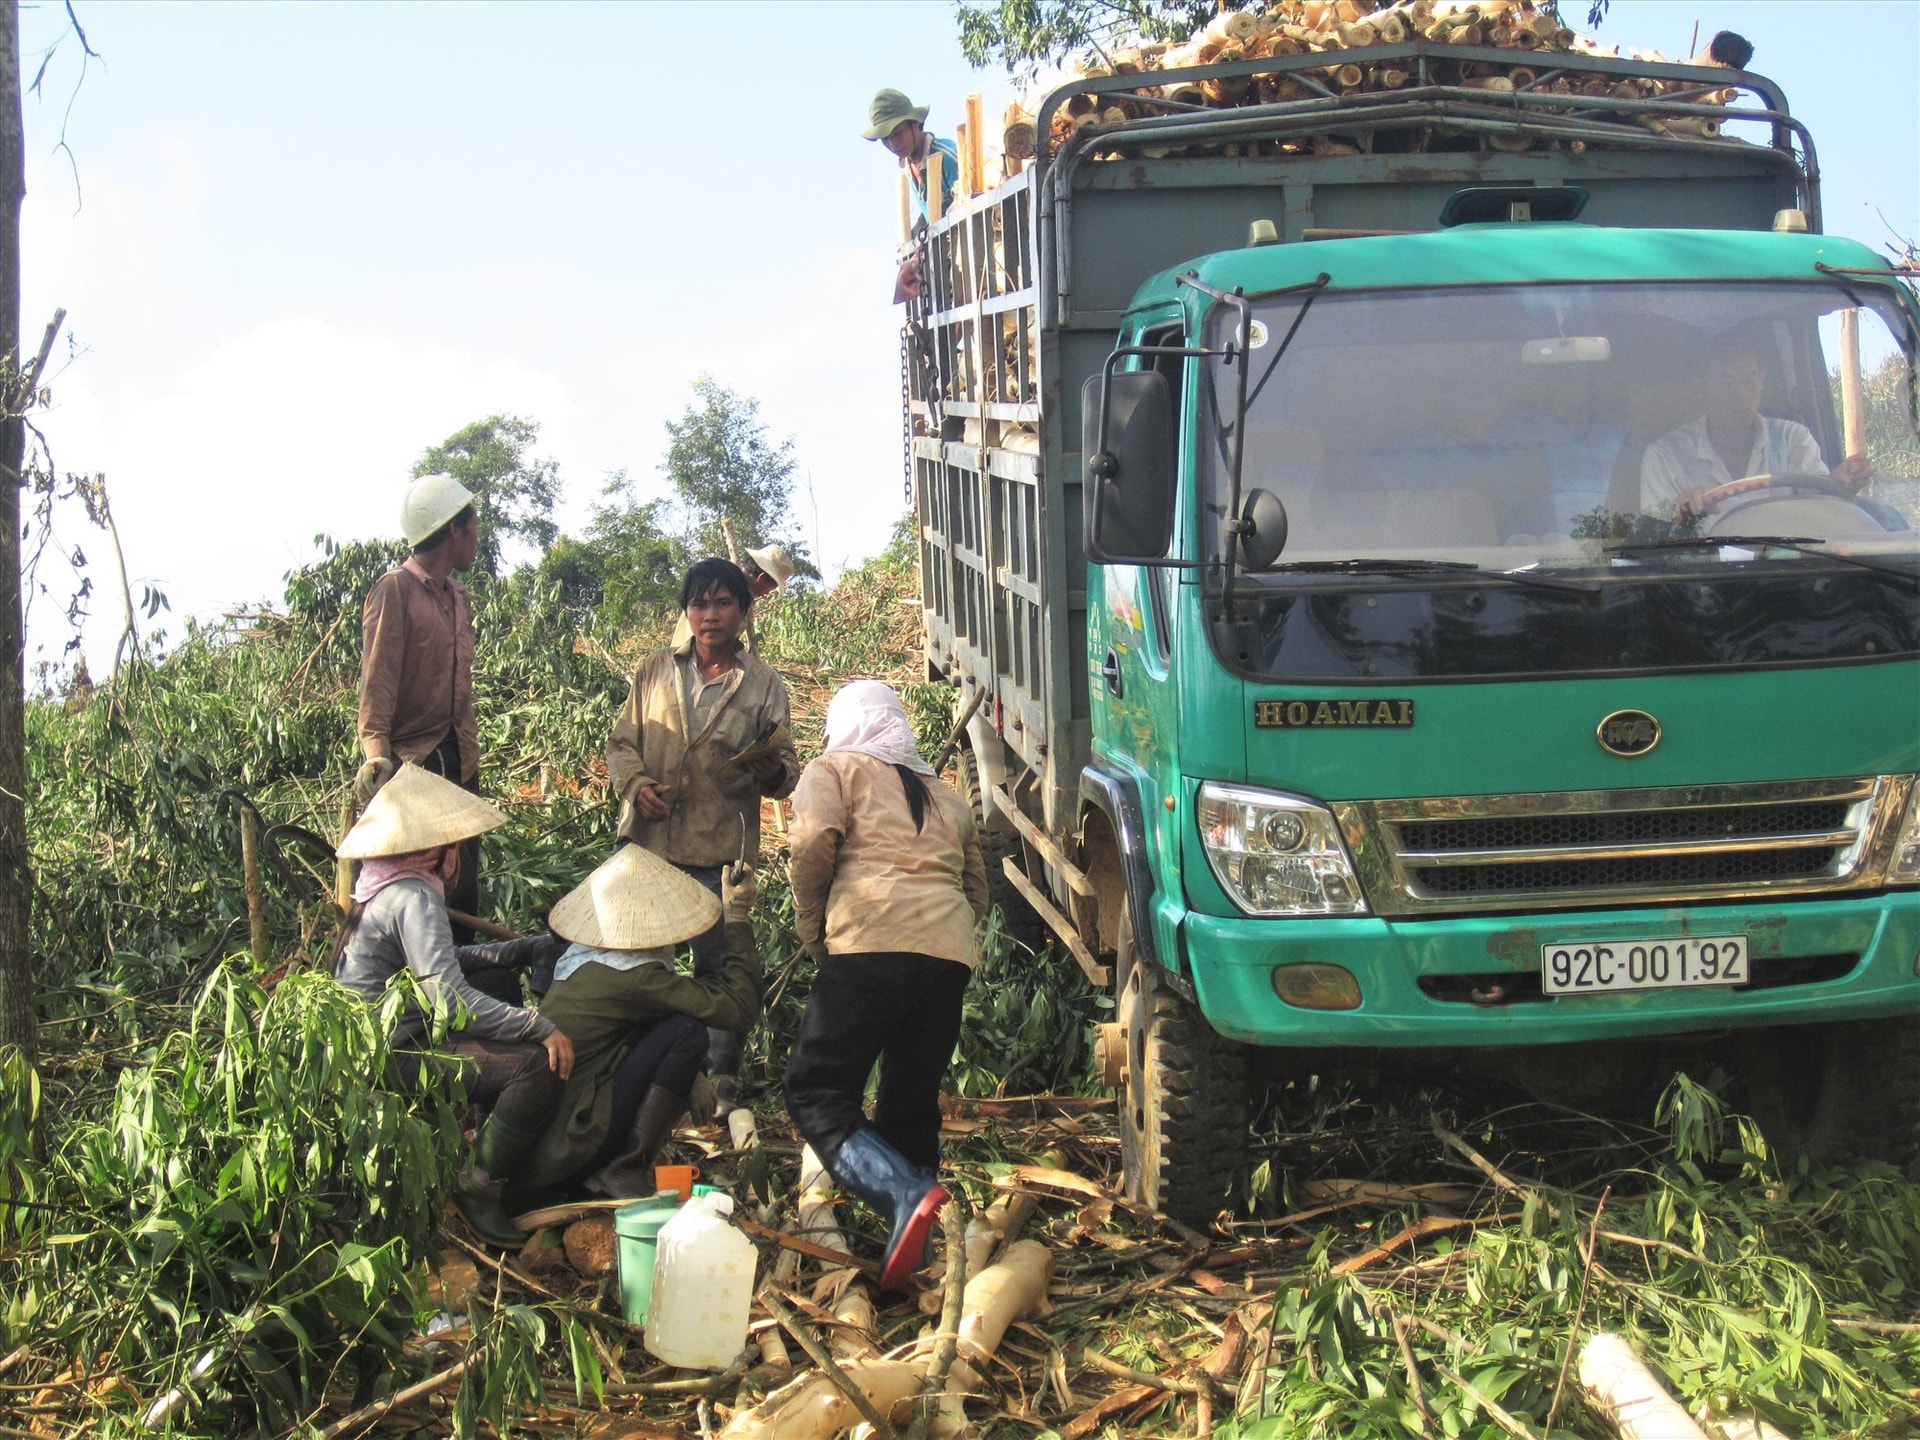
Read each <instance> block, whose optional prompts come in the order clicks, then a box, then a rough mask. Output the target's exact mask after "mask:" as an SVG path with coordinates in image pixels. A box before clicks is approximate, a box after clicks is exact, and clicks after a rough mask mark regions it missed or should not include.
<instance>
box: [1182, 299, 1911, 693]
mask: <svg viewBox="0 0 1920 1440" xmlns="http://www.w3.org/2000/svg"><path fill="white" fill-rule="evenodd" d="M1301 304H1302V300H1301V298H1300V297H1298V296H1284V297H1277V298H1275V299H1272V300H1269V301H1260V300H1256V301H1255V302H1254V309H1253V314H1254V320H1255V323H1254V327H1253V334H1252V345H1251V349H1250V351H1249V358H1250V361H1251V366H1250V369H1249V372H1248V392H1249V402H1248V409H1247V415H1246V419H1245V433H1244V443H1245V453H1244V458H1243V461H1242V473H1241V493H1242V496H1243V498H1244V497H1245V496H1246V495H1247V494H1249V493H1250V492H1253V491H1255V490H1263V489H1264V490H1267V491H1270V492H1271V493H1272V494H1273V495H1274V496H1276V497H1277V498H1278V499H1279V500H1280V501H1281V503H1282V504H1283V505H1284V506H1285V508H1286V513H1287V520H1288V538H1287V542H1286V546H1285V549H1284V550H1283V551H1282V553H1281V555H1280V557H1279V559H1278V560H1277V561H1275V562H1274V564H1273V565H1272V566H1270V567H1269V568H1268V569H1266V570H1265V571H1262V572H1258V573H1251V574H1250V573H1248V572H1246V571H1245V570H1244V569H1242V570H1241V571H1239V573H1238V574H1237V576H1236V579H1235V607H1234V614H1233V615H1231V616H1228V615H1226V614H1224V613H1223V612H1222V611H1221V610H1220V608H1219V607H1218V606H1210V607H1209V614H1210V615H1212V616H1214V617H1216V619H1215V624H1216V636H1215V638H1216V645H1217V648H1218V649H1219V651H1220V653H1221V654H1222V657H1223V658H1224V659H1228V660H1229V661H1230V663H1232V665H1233V667H1234V668H1235V669H1238V670H1241V671H1242V672H1243V673H1248V674H1252V675H1259V676H1271V677H1276V678H1286V679H1290V680H1300V679H1311V678H1325V679H1341V680H1346V679H1354V678H1361V677H1366V676H1380V677H1388V676H1393V677H1407V676H1422V675H1431V676H1436V677H1438V676H1470V675H1471V676H1494V675H1511V674H1538V673H1541V672H1542V671H1551V672H1554V673H1562V674H1565V673H1578V672H1595V671H1608V670H1618V669H1623V668H1625V669H1634V670H1658V669H1665V668H1675V669H1679V668H1698V667H1700V666H1702V665H1729V666H1752V665H1771V664H1805V663H1817V662H1820V661H1833V660H1846V659H1861V658H1877V659H1884V658H1887V657H1889V656H1894V655H1913V654H1917V653H1920V448H1916V446H1915V443H1914V439H1913V435H1912V431H1911V428H1910V417H1911V415H1912V409H1911V402H1912V396H1911V393H1910V376H1911V361H1912V358H1913V350H1914V340H1913V332H1912V328H1911V326H1910V325H1909V323H1908V321H1907V319H1906V317H1905V314H1904V312H1903V311H1902V309H1901V308H1900V307H1899V306H1898V305H1897V304H1896V303H1895V302H1894V300H1893V299H1892V297H1891V296H1890V295H1889V294H1888V293H1887V291H1886V290H1885V289H1884V288H1881V287H1878V286H1872V285H1861V286H1857V287H1845V288H1843V287H1842V286H1840V285H1837V284H1834V283H1830V282H1828V283H1806V284H1801V283H1787V282H1773V283H1759V282H1724V283H1647V284H1606V285H1591V284H1587V285H1578V286H1571V285H1559V286H1553V285H1502V286H1486V287H1449V288H1445V289H1431V290H1418V291H1369V292H1357V293H1351V294H1340V293H1338V292H1327V293H1323V294H1321V295H1320V296H1319V297H1318V298H1317V299H1315V300H1314V301H1313V303H1312V308H1311V310H1310V311H1309V312H1308V314H1307V315H1306V317H1305V319H1304V321H1303V322H1302V323H1301V324H1300V325H1299V328H1298V329H1297V331H1295V332H1294V334H1293V337H1292V340H1291V342H1290V343H1287V344H1285V345H1284V347H1283V344H1282V342H1283V340H1284V339H1285V337H1286V336H1287V334H1288V332H1289V329H1290V328H1291V327H1292V326H1293V325H1294V322H1295V320H1296V319H1297V318H1299V311H1300V306H1301ZM1233 321H1234V317H1233V315H1232V313H1231V311H1230V310H1227V309H1225V308H1224V307H1223V309H1222V311H1220V312H1217V313H1216V314H1215V315H1214V317H1213V319H1212V322H1211V330H1210V333H1209V336H1208V344H1209V345H1210V346H1212V347H1214V348H1219V347H1221V346H1223V345H1224V343H1225V342H1226V341H1227V340H1228V339H1230V338H1231V327H1232V325H1233ZM1196 363H1197V364H1199V365H1201V366H1202V374H1201V382H1202V383H1201V384H1200V385H1199V386H1198V387H1197V400H1198V406H1197V409H1198V418H1197V429H1198V433H1197V437H1196V439H1197V444H1198V460H1199V464H1198V474H1199V476H1200V488H1201V499H1202V505H1203V511H1202V549H1203V551H1204V558H1205V559H1206V560H1207V561H1208V562H1209V564H1208V565H1207V567H1206V568H1205V569H1204V570H1203V572H1202V573H1203V575H1205V576H1207V577H1209V579H1208V581H1207V583H1208V584H1210V585H1212V586H1214V587H1216V588H1217V587H1218V586H1219V585H1220V584H1221V581H1222V578H1223V575H1224V567H1223V566H1222V564H1221V562H1222V560H1223V559H1224V556H1225V546H1226V543H1227V540H1226V537H1227V533H1228V532H1227V529H1226V524H1225V521H1226V517H1227V511H1228V506H1229V490H1230V481H1229V473H1230V472H1229V468H1228V463H1227V457H1228V454H1229V446H1230V443H1231V441H1232V438H1233V430H1234V425H1235V417H1234V413H1233V403H1234V402H1233V396H1234V376H1233V372H1232V371H1231V369H1230V368H1229V367H1228V366H1227V365H1226V364H1224V363H1223V362H1220V361H1214V360H1208V361H1201V362H1196ZM1849 435H1851V436H1852V437H1853V443H1852V444H1851V445H1849V444H1848V443H1847V437H1848V436H1849ZM1854 451H1858V452H1859V454H1858V457H1857V458H1853V457H1852V455H1851V452H1854Z"/></svg>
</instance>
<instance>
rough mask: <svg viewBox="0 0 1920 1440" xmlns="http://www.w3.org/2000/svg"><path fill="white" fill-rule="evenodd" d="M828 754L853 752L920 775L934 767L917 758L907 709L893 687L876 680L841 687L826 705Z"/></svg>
mask: <svg viewBox="0 0 1920 1440" xmlns="http://www.w3.org/2000/svg"><path fill="white" fill-rule="evenodd" d="M826 748H827V749H828V750H855V751H858V752H859V753H860V754H862V755H871V756H873V758H874V759H876V760H884V761H886V762H887V764H889V765H904V766H906V767H907V768H908V769H909V770H917V771H918V772H919V773H920V774H922V775H931V774H933V767H932V766H931V765H929V764H927V762H926V761H925V760H923V759H922V758H921V756H920V747H919V746H918V745H916V744H915V743H914V739H913V726H912V725H910V724H908V723H907V711H906V707H905V706H903V705H902V704H901V703H900V697H899V696H898V695H896V694H894V692H893V687H892V686H890V685H883V684H881V682H880V681H878V680H855V681H854V682H853V683H852V684H851V685H843V686H841V687H840V691H839V693H838V694H836V695H835V696H834V697H833V699H832V700H830V701H829V702H827V744H826Z"/></svg>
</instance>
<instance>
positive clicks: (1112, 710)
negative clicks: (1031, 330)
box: [1088, 309, 1186, 854]
mask: <svg viewBox="0 0 1920 1440" xmlns="http://www.w3.org/2000/svg"><path fill="white" fill-rule="evenodd" d="M1122 337H1123V338H1122V340H1121V342H1120V343H1122V344H1126V345H1168V346H1179V345H1181V344H1182V343H1183V341H1182V324H1181V316H1180V312H1179V311H1178V310H1177V309H1171V310H1167V311H1165V312H1159V313H1154V314H1151V315H1148V316H1146V317H1143V318H1141V319H1140V320H1138V321H1136V322H1135V323H1134V324H1133V325H1131V326H1130V327H1129V328H1128V329H1127V330H1124V331H1123V332H1122ZM1151 358H1152V359H1153V363H1154V365H1155V368H1157V369H1159V370H1160V371H1161V372H1162V373H1163V374H1165V375H1166V377H1167V380H1168V383H1169V384H1170V385H1171V386H1172V388H1173V396H1174V414H1175V415H1176V416H1182V417H1183V418H1182V419H1181V422H1180V425H1181V430H1182V432H1183V433H1184V431H1185V428H1186V422H1185V419H1184V410H1185V406H1184V404H1183V401H1182V395H1183V393H1184V390H1185V385H1184V383H1183V381H1184V378H1185V369H1186V362H1185V360H1184V359H1183V358H1181V357H1179V356H1157V357H1151ZM1184 450H1185V447H1184V445H1183V446H1182V447H1181V449H1180V452H1179V453H1184ZM1185 529H1186V527H1185V526H1184V525H1176V527H1175V538H1174V552H1175V553H1178V552H1179V549H1180V545H1181V541H1182V536H1183V535H1184V532H1185ZM1093 568H1094V573H1093V574H1092V575H1091V576H1090V577H1089V580H1090V584H1091V586H1092V587H1094V589H1093V594H1092V596H1090V599H1091V600H1092V602H1093V603H1092V604H1090V605H1089V606H1088V609H1089V611H1090V612H1091V614H1092V616H1093V617H1094V621H1093V623H1092V624H1091V625H1090V626H1089V628H1088V635H1089V638H1090V642H1091V643H1090V646H1089V649H1090V650H1091V652H1092V653H1091V654H1090V655H1089V656H1088V660H1089V664H1090V668H1091V670H1092V675H1091V681H1090V686H1089V689H1090V693H1091V695H1092V707H1091V708H1092V711H1093V736H1094V748H1095V750H1096V751H1097V752H1099V753H1100V754H1102V755H1103V756H1105V757H1106V758H1107V759H1109V760H1112V761H1115V762H1117V763H1118V764H1119V765H1120V766H1121V767H1122V768H1124V769H1127V770H1131V771H1133V772H1135V773H1136V774H1138V775H1139V776H1140V778H1141V786H1142V794H1141V800H1142V802H1143V804H1144V805H1145V806H1146V807H1147V808H1148V809H1149V813H1150V815H1151V816H1152V817H1154V818H1150V819H1149V821H1148V823H1149V825H1152V824H1153V823H1154V819H1157V818H1158V817H1162V816H1164V815H1165V813H1166V812H1165V811H1164V809H1163V808H1162V807H1161V806H1160V805H1159V804H1158V803H1157V802H1159V801H1160V799H1161V798H1162V797H1163V796H1164V795H1168V794H1171V793H1173V788H1174V784H1175V777H1176V776H1177V775H1178V773H1179V765H1178V747H1177V738H1178V734H1179V730H1178V724H1177V714H1178V711H1177V708H1176V706H1175V704H1174V693H1173V687H1172V686H1171V685H1170V684H1169V683H1168V674H1169V669H1170V666H1171V664H1172V649H1173V636H1174V632H1175V628H1176V627H1175V625H1174V613H1173V603H1174V600H1175V597H1176V596H1177V595H1178V593H1179V572H1178V571H1176V570H1172V569H1165V568H1159V567H1154V566H1141V565H1101V566H1095V567H1093ZM1162 853H1163V854H1164V853H1171V854H1178V853H1179V852H1178V848H1177V847H1175V848H1174V849H1173V850H1171V851H1165V850H1163V852H1162Z"/></svg>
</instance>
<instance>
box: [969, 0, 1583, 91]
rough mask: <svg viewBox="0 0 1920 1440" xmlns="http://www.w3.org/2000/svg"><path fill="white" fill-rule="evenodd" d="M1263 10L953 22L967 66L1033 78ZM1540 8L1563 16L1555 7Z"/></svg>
mask: <svg viewBox="0 0 1920 1440" xmlns="http://www.w3.org/2000/svg"><path fill="white" fill-rule="evenodd" d="M1607 3H1608V0H1591V3H1590V4H1589V5H1588V7H1587V28H1588V29H1589V30H1592V29H1596V28H1598V26H1599V25H1600V23H1601V21H1603V20H1604V19H1605V18H1606V14H1607ZM1264 8H1265V7H1264V6H1261V5H1259V4H1251V5H1233V4H1228V5H1221V4H1216V3H1215V0H956V3H955V4H954V21H955V23H956V25H957V26H958V28H959V32H960V53H961V54H962V55H964V56H966V58H967V62H968V63H969V64H971V65H974V66H976V67H985V66H987V65H992V64H997V65H1001V66H1003V67H1004V68H1005V69H1006V72H1007V74H1009V75H1021V76H1030V75H1032V74H1034V73H1035V72H1037V71H1038V70H1040V69H1041V68H1042V67H1043V66H1045V65H1047V64H1048V63H1050V62H1053V61H1058V60H1067V59H1070V58H1073V57H1074V56H1077V55H1084V54H1088V53H1093V54H1099V53H1103V52H1104V51H1106V50H1107V49H1110V48H1111V47H1113V46H1114V45H1116V44H1120V43H1122V42H1124V41H1125V40H1127V39H1129V38H1132V37H1138V38H1140V39H1143V40H1184V39H1186V37H1187V36H1189V35H1191V34H1192V33H1193V32H1194V31H1195V30H1197V29H1199V28H1200V27H1201V26H1203V25H1205V24H1206V23H1207V21H1209V20H1211V19H1212V18H1213V17H1214V16H1215V15H1216V14H1219V13H1220V12H1221V11H1223V10H1253V11H1255V12H1256V13H1257V12H1258V11H1260V10H1262V9H1264ZM1541 8H1542V9H1545V10H1548V11H1551V12H1553V13H1555V14H1557V13H1558V12H1559V7H1558V6H1557V5H1551V4H1549V5H1545V6H1542V7H1541Z"/></svg>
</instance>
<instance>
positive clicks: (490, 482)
mask: <svg viewBox="0 0 1920 1440" xmlns="http://www.w3.org/2000/svg"><path fill="white" fill-rule="evenodd" d="M539 438H540V427H539V425H538V424H536V423H535V422H534V421H532V420H526V419H522V418H521V417H520V416H518V415H489V416H488V417H487V418H486V419H484V420H476V421H474V422H473V423H472V424H470V425H464V426H462V427H461V428H460V429H458V430H456V431H454V433H453V434H451V435H449V436H448V437H447V438H446V439H445V440H443V441H442V442H441V443H440V444H438V445H432V446H429V447H428V448H427V449H426V450H425V451H423V452H422V453H421V456H420V458H419V459H418V460H416V461H414V464H413V473H414V474H415V475H416V476H419V475H438V474H447V475H451V476H453V478H454V479H456V480H458V481H459V482H460V483H461V484H462V485H464V486H466V487H467V489H469V490H471V491H472V492H473V494H474V509H475V511H476V512H478V514H479V517H480V556H479V560H478V561H477V562H476V565H475V569H476V570H477V571H478V572H479V573H480V574H483V575H496V574H498V573H499V570H500V543H501V541H502V540H503V539H505V538H507V537H509V536H511V537H513V538H516V539H519V540H524V541H526V542H527V543H528V544H530V545H532V546H534V547H535V548H536V549H539V550H542V551H544V550H545V549H546V548H547V547H548V546H549V545H551V544H553V542H554V540H555V538H556V537H557V536H558V535H559V533H560V530H559V527H558V526H557V525H555V524H554V522H553V507H554V504H555V502H556V501H558V500H559V498H560V465H559V462H558V461H554V460H534V459H531V458H529V457H528V454H527V451H528V450H529V449H531V448H532V446H533V442H534V441H535V440H537V439H539Z"/></svg>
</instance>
